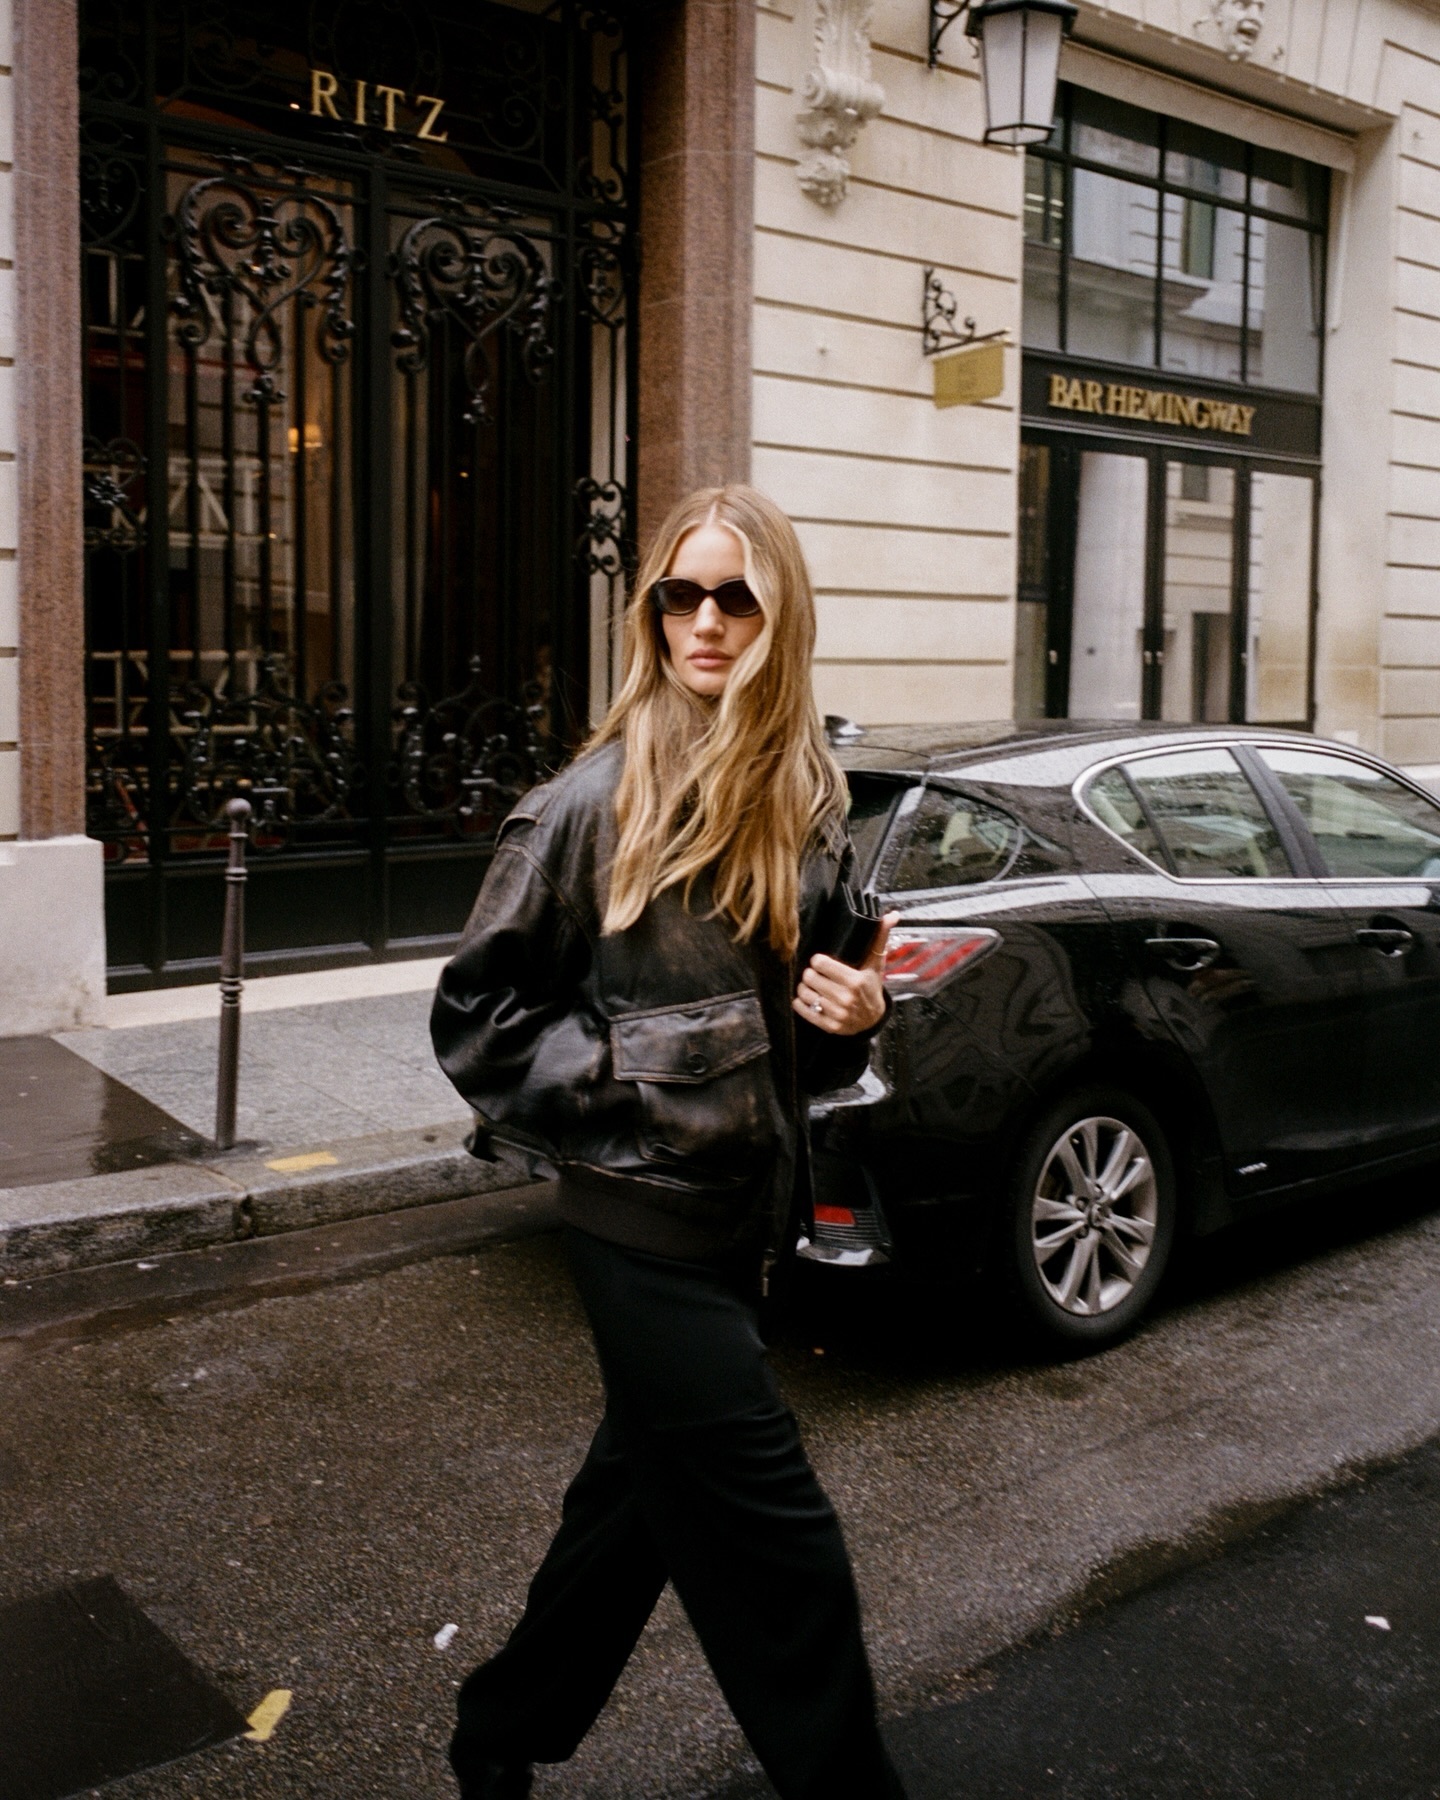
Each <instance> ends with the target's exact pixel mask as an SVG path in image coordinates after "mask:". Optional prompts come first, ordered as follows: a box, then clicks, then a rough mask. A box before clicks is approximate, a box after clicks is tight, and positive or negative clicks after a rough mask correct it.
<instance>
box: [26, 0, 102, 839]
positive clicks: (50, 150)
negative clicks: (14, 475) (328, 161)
mask: <svg viewBox="0 0 1440 1800" xmlns="http://www.w3.org/2000/svg"><path fill="white" fill-rule="evenodd" d="M14 54H15V268H16V284H15V288H16V292H15V314H16V316H15V339H16V371H17V377H18V381H17V394H16V401H17V410H18V415H19V421H18V422H19V444H20V451H19V469H18V475H19V495H18V498H19V537H18V542H19V558H18V561H19V586H20V631H19V638H20V835H21V837H22V838H52V837H62V836H65V835H67V834H69V833H77V832H82V831H83V830H84V829H85V601H84V585H83V570H82V549H81V531H82V495H81V480H82V474H83V468H82V451H81V413H80V375H81V370H80V355H81V345H80V146H79V116H78V106H79V85H78V73H77V62H78V58H77V52H76V22H75V5H74V0H15V52H14Z"/></svg>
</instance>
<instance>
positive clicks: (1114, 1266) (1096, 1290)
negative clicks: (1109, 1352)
mask: <svg viewBox="0 0 1440 1800" xmlns="http://www.w3.org/2000/svg"><path fill="white" fill-rule="evenodd" d="M1159 1216H1160V1194H1159V1184H1158V1182H1157V1179H1156V1174H1155V1166H1154V1163H1153V1161H1152V1159H1151V1155H1150V1152H1149V1151H1148V1150H1147V1148H1146V1146H1145V1143H1144V1141H1143V1140H1142V1138H1141V1137H1140V1135H1139V1133H1138V1132H1137V1131H1136V1130H1135V1129H1134V1127H1133V1126H1130V1125H1127V1124H1126V1123H1125V1122H1124V1120H1123V1119H1114V1118H1106V1117H1099V1116H1097V1117H1090V1118H1082V1119H1077V1120H1076V1121H1075V1122H1074V1123H1073V1124H1071V1125H1068V1126H1067V1127H1066V1129H1065V1130H1064V1132H1063V1133H1062V1134H1061V1136H1060V1137H1058V1138H1057V1139H1056V1140H1055V1142H1054V1144H1053V1145H1052V1146H1051V1148H1050V1150H1049V1153H1048V1154H1047V1155H1046V1157H1045V1159H1044V1161H1043V1163H1042V1164H1041V1167H1040V1176H1039V1179H1038V1180H1037V1182H1036V1183H1035V1191H1034V1197H1033V1200H1032V1203H1031V1209H1030V1244H1031V1251H1032V1253H1033V1255H1034V1258H1035V1268H1036V1272H1037V1274H1038V1275H1039V1277H1040V1282H1041V1285H1042V1286H1043V1287H1044V1289H1045V1292H1046V1293H1047V1294H1048V1295H1049V1297H1050V1299H1051V1300H1052V1301H1053V1302H1054V1303H1055V1305H1056V1306H1058V1307H1059V1308H1060V1309H1061V1310H1062V1311H1063V1312H1066V1313H1069V1314H1071V1315H1073V1316H1075V1317H1077V1318H1094V1317H1096V1316H1097V1315H1098V1314H1101V1313H1107V1312H1110V1311H1112V1310H1113V1309H1114V1308H1115V1307H1117V1306H1119V1305H1121V1304H1122V1303H1123V1302H1124V1301H1125V1300H1126V1299H1128V1298H1129V1296H1130V1294H1131V1293H1133V1291H1134V1289H1135V1284H1136V1282H1137V1281H1139V1279H1140V1277H1141V1275H1142V1273H1143V1271H1144V1269H1145V1265H1146V1263H1147V1262H1148V1261H1149V1260H1150V1252H1151V1248H1152V1246H1153V1245H1154V1242H1155V1233H1156V1229H1157V1226H1158V1223H1159Z"/></svg>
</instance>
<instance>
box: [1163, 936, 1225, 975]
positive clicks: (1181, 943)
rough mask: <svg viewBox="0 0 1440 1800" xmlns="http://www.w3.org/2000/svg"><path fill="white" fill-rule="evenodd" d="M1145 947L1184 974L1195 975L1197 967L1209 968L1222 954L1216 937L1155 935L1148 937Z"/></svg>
mask: <svg viewBox="0 0 1440 1800" xmlns="http://www.w3.org/2000/svg"><path fill="white" fill-rule="evenodd" d="M1145 948H1146V949H1147V950H1148V951H1149V952H1150V954H1151V955H1152V956H1155V957H1158V958H1159V959H1160V961H1161V962H1165V963H1169V965H1170V967H1171V968H1172V969H1178V970H1179V971H1180V973H1181V974H1182V975H1193V974H1194V973H1195V972H1196V970H1197V969H1208V968H1209V967H1210V965H1211V963H1213V962H1214V960H1215V958H1216V957H1217V956H1218V955H1219V954H1220V946H1219V944H1217V943H1216V942H1215V940H1214V938H1207V937H1153V938H1146V940H1145Z"/></svg>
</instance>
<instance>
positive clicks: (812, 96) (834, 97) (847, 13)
mask: <svg viewBox="0 0 1440 1800" xmlns="http://www.w3.org/2000/svg"><path fill="white" fill-rule="evenodd" d="M872 11H873V7H872V5H871V0H816V4H815V66H814V68H813V69H811V70H810V71H809V72H808V74H807V75H806V77H805V80H804V84H803V85H802V87H801V93H802V95H803V97H804V100H805V111H804V112H802V113H798V114H797V115H796V123H797V124H798V126H799V128H800V139H801V142H802V143H805V144H808V145H809V147H810V155H809V156H807V157H806V158H805V159H804V161H803V162H802V163H801V164H800V167H799V169H798V170H797V171H796V174H797V177H798V179H799V182H800V185H801V187H802V188H804V190H805V192H806V193H807V194H809V196H810V198H811V199H812V200H818V201H819V202H820V204H821V206H835V205H837V204H838V203H839V202H840V201H841V200H843V199H844V198H845V186H846V183H847V182H848V181H849V179H850V164H849V162H848V160H847V159H846V156H845V152H846V151H847V150H848V149H849V148H850V146H851V145H852V144H853V143H854V142H855V139H856V136H857V135H858V133H859V130H860V127H861V126H862V125H863V124H864V123H865V121H866V120H867V119H873V118H874V117H875V115H876V113H878V112H879V110H880V108H881V107H882V106H883V105H884V104H885V90H884V88H882V87H881V86H880V84H879V82H878V81H872V80H871V79H870V15H871V12H872Z"/></svg>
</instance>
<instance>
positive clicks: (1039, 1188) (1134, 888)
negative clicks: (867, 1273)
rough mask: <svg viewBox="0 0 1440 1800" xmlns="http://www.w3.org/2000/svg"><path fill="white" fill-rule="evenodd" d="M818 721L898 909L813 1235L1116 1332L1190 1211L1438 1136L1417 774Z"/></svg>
mask: <svg viewBox="0 0 1440 1800" xmlns="http://www.w3.org/2000/svg"><path fill="white" fill-rule="evenodd" d="M830 731H831V740H832V743H833V744H834V745H835V747H836V751H837V754H838V755H839V757H840V760H841V762H842V764H843V765H844V767H845V769H846V771H847V775H848V779H849V782H850V788H851V795H852V806H851V831H852V834H853V836H854V839H855V843H856V847H857V850H858V852H859V855H860V859H861V863H862V866H863V867H864V869H865V872H866V885H867V887H868V888H869V890H870V891H872V892H874V893H875V894H877V895H879V896H881V897H882V898H883V900H884V901H885V902H886V903H887V904H888V905H890V906H891V907H892V908H893V909H894V910H896V911H898V912H899V913H900V914H901V923H900V925H899V926H898V927H897V929H896V931H895V933H894V936H893V937H892V940H891V948H890V954H889V958H888V962H887V970H886V984H887V986H888V988H889V990H890V992H891V994H892V996H893V998H894V1000H895V1002H896V1004H895V1005H894V1006H893V1008H892V1010H891V1015H890V1019H889V1021H888V1022H887V1024H886V1026H885V1027H884V1029H883V1030H882V1032H881V1034H880V1036H879V1038H878V1039H877V1044H876V1051H875V1055H874V1057H873V1059H872V1063H871V1068H870V1070H869V1071H868V1072H867V1074H866V1076H865V1078H864V1080H863V1081H862V1082H861V1084H860V1085H859V1086H857V1087H854V1088H848V1089H845V1090H843V1091H841V1092H837V1093H832V1094H827V1095H825V1096H823V1097H822V1098H820V1099H819V1100H817V1101H816V1102H815V1103H814V1106H813V1120H814V1138H815V1144H816V1157H815V1171H816V1194H815V1209H814V1229H813V1232H812V1233H810V1234H809V1235H807V1236H806V1237H803V1238H802V1239H801V1241H800V1245H799V1254H800V1255H801V1256H802V1257H803V1258H805V1259H807V1260H808V1261H810V1262H812V1263H821V1264H825V1265H828V1266H830V1267H832V1268H840V1269H844V1268H857V1267H866V1266H872V1265H874V1264H876V1263H879V1262H893V1263H894V1264H895V1265H896V1266H897V1267H899V1268H900V1269H902V1270H904V1269H909V1270H911V1271H913V1272H915V1273H917V1274H921V1275H934V1274H937V1273H940V1272H946V1273H955V1274H960V1273H962V1272H965V1271H970V1270H974V1269H976V1268H980V1267H984V1268H987V1269H989V1270H991V1271H992V1272H996V1271H998V1273H999V1274H1000V1275H1001V1276H1002V1277H1003V1282H1004V1284H1005V1285H1006V1287H1007V1288H1008V1290H1009V1292H1010V1293H1011V1295H1012V1298H1013V1299H1014V1301H1015V1303H1016V1304H1017V1306H1018V1307H1019V1308H1020V1310H1021V1312H1022V1313H1023V1314H1024V1315H1025V1316H1027V1317H1028V1318H1029V1319H1030V1321H1031V1322H1032V1323H1034V1324H1037V1325H1039V1326H1040V1327H1041V1328H1042V1329H1043V1330H1044V1331H1046V1332H1048V1333H1049V1334H1051V1335H1052V1336H1054V1337H1058V1338H1061V1339H1068V1340H1071V1341H1079V1342H1090V1343H1102V1342H1105V1341H1107V1340H1109V1339H1111V1338H1113V1337H1115V1336H1117V1335H1118V1334H1120V1333H1121V1332H1123V1331H1124V1330H1126V1329H1127V1328H1128V1327H1129V1326H1131V1325H1132V1324H1133V1323H1134V1322H1135V1321H1136V1319H1137V1318H1138V1317H1139V1316H1140V1314H1141V1313H1142V1312H1143V1310H1144V1308H1145V1306H1146V1305H1147V1303H1148V1302H1149V1301H1150V1299H1151V1297H1152V1295H1153V1294H1154V1292H1155V1289H1156V1287H1157V1285H1158V1283H1159V1281H1160V1278H1161V1276H1162V1274H1163V1272H1164V1270H1165V1267H1166V1263H1167V1261H1168V1260H1169V1258H1170V1256H1171V1252H1172V1249H1173V1247H1174V1245H1175V1244H1176V1242H1177V1240H1179V1239H1180V1238H1181V1237H1182V1236H1183V1235H1184V1234H1186V1233H1194V1234H1203V1233H1206V1232H1212V1231H1215V1230H1217V1229H1219V1228H1220V1227H1222V1226H1224V1225H1227V1224H1229V1223H1231V1222H1232V1221H1234V1220H1237V1219H1240V1218H1242V1217H1244V1216H1245V1215H1246V1214H1248V1213H1251V1212H1253V1211H1255V1210H1257V1209H1260V1208H1264V1207H1268V1206H1272V1205H1274V1204H1276V1203H1278V1202H1282V1201H1286V1200H1289V1199H1292V1198H1296V1197H1300V1196H1303V1195H1310V1194H1314V1193H1317V1192H1318V1191H1320V1190H1321V1189H1322V1188H1324V1187H1328V1186H1333V1185H1338V1184H1341V1183H1344V1182H1349V1181H1352V1180H1355V1179H1357V1178H1360V1177H1362V1176H1370V1175H1373V1174H1375V1173H1376V1172H1377V1171H1381V1170H1391V1169H1395V1168H1398V1167H1401V1166H1403V1165H1404V1164H1405V1163H1406V1162H1409V1161H1414V1162H1416V1163H1419V1162H1422V1161H1424V1160H1426V1159H1433V1158H1434V1157H1435V1156H1436V1154H1437V1152H1440V804H1437V802H1436V800H1435V799H1434V798H1433V797H1432V796H1431V795H1430V794H1428V793H1427V792H1426V791H1425V790H1424V789H1423V788H1422V787H1419V786H1417V785H1416V784H1415V783H1414V782H1413V781H1411V780H1409V779H1407V778H1406V777H1405V776H1404V775H1402V774H1401V773H1399V772H1398V771H1396V770H1395V769H1393V768H1390V767H1389V766H1388V765H1387V764H1385V763H1383V762H1380V761H1378V760H1377V759H1376V758H1374V757H1372V756H1369V755H1367V754H1365V753H1364V752H1362V751H1359V750H1354V749H1351V748H1348V747H1346V746H1344V745H1340V744H1332V743H1327V742H1324V741H1323V740H1319V739H1316V738H1314V737H1310V736H1306V735H1302V734H1300V733H1296V732H1283V731H1274V730H1266V729H1264V728H1261V727H1254V728H1246V727H1243V726H1235V727H1214V726H1186V727H1176V726H1164V725H1159V726H1147V725H1132V724H1125V725H1115V724H1108V725H1079V724H1073V723H1063V724H1062V723H1054V724H1048V723H1045V722H1041V723H1038V724H1036V725H1024V726H1016V725H1008V724H1007V725H970V726H959V727H955V728H951V729H945V728H942V727H907V728H889V729H874V730H861V729H860V728H858V727H855V726H852V725H848V724H846V723H844V722H842V721H837V720H832V721H830Z"/></svg>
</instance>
